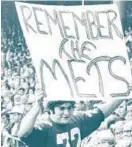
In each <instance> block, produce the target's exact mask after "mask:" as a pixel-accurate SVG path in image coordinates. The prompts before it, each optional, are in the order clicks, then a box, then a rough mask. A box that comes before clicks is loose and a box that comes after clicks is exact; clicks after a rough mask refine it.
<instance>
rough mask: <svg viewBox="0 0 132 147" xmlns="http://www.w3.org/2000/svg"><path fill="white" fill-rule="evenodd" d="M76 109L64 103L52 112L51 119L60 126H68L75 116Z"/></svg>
mask: <svg viewBox="0 0 132 147" xmlns="http://www.w3.org/2000/svg"><path fill="white" fill-rule="evenodd" d="M73 112H74V108H73V105H72V104H71V103H64V104H62V105H59V106H57V107H54V111H52V110H51V111H50V118H51V119H52V120H53V121H54V122H55V123H58V124H67V123H69V122H70V119H71V117H72V116H73Z"/></svg>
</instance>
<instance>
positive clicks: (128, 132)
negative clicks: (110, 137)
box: [123, 125, 132, 138]
mask: <svg viewBox="0 0 132 147" xmlns="http://www.w3.org/2000/svg"><path fill="white" fill-rule="evenodd" d="M131 133H132V129H131V126H130V125H125V126H124V130H123V137H126V138H127V137H128V138H129V137H132V134H131Z"/></svg>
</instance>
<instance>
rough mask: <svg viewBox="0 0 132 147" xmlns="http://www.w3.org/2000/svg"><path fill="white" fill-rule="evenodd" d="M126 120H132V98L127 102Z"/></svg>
mask: <svg viewBox="0 0 132 147" xmlns="http://www.w3.org/2000/svg"><path fill="white" fill-rule="evenodd" d="M126 120H128V121H129V120H131V121H132V99H131V100H129V101H128V103H127V113H126Z"/></svg>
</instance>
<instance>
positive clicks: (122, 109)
mask: <svg viewBox="0 0 132 147" xmlns="http://www.w3.org/2000/svg"><path fill="white" fill-rule="evenodd" d="M116 113H118V114H119V116H120V117H124V116H125V115H126V103H125V102H123V103H122V104H121V105H120V106H119V107H118V108H117V109H116Z"/></svg>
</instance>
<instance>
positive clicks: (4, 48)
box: [1, 2, 132, 147]
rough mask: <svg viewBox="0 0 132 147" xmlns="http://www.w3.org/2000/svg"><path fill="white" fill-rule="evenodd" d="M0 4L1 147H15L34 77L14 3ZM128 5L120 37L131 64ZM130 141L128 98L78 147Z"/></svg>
mask: <svg viewBox="0 0 132 147" xmlns="http://www.w3.org/2000/svg"><path fill="white" fill-rule="evenodd" d="M2 7H4V8H3V10H2V15H1V19H2V28H1V89H2V90H1V91H2V93H1V116H2V122H1V129H2V130H1V132H2V134H1V136H2V146H3V147H16V146H17V145H16V141H13V140H16V139H13V137H12V135H14V134H16V131H17V130H18V128H19V124H20V122H21V119H22V117H23V116H24V115H25V114H26V113H27V112H28V111H29V110H30V109H31V107H32V105H33V103H34V102H35V87H36V83H37V79H36V73H35V69H34V66H33V64H32V60H31V56H30V53H29V50H28V48H27V46H26V43H25V40H24V37H23V33H22V31H21V27H20V25H19V22H18V18H17V17H16V11H15V6H14V3H13V2H12V3H11V2H10V3H8V2H7V3H3V2H2ZM131 8H132V7H131V5H128V6H127V8H126V10H127V11H126V20H125V21H127V27H125V28H124V36H125V40H126V46H127V50H128V55H129V59H130V63H131V66H132V25H131V21H130V20H132V9H131ZM9 9H10V10H11V11H12V12H11V13H9ZM14 16H15V17H14ZM7 18H8V19H7ZM125 21H124V22H125ZM101 103H102V101H97V102H95V101H89V102H84V101H80V102H78V103H76V111H86V110H91V109H92V108H93V107H96V106H98V105H100V104H101ZM44 115H45V116H43V115H42V114H40V117H39V118H38V122H41V120H42V119H43V118H44V117H45V118H46V117H47V116H46V115H47V113H46V112H45V113H44ZM45 118H44V119H45ZM36 125H37V123H36ZM10 138H12V139H10ZM131 140H132V100H129V101H125V102H124V103H123V104H122V105H121V106H120V107H119V109H118V110H117V111H116V112H115V113H114V114H112V115H111V116H110V117H109V118H108V119H107V120H105V122H104V123H103V124H102V125H101V127H100V128H99V129H98V130H97V131H96V132H94V134H92V135H91V136H90V137H88V138H86V139H85V140H84V141H83V143H82V147H132V141H131ZM18 146H19V145H18ZM21 146H22V145H21Z"/></svg>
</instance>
